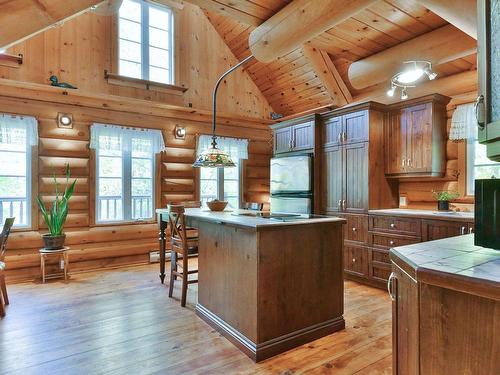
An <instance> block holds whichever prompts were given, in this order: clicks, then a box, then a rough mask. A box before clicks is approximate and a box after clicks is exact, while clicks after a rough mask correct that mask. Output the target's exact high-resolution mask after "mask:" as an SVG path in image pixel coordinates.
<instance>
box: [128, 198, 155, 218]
mask: <svg viewBox="0 0 500 375" xmlns="http://www.w3.org/2000/svg"><path fill="white" fill-rule="evenodd" d="M152 206H153V200H152V199H151V196H142V197H140V196H135V197H132V219H150V218H152V217H153V207H152Z"/></svg>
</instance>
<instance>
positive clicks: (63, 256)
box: [39, 246, 70, 283]
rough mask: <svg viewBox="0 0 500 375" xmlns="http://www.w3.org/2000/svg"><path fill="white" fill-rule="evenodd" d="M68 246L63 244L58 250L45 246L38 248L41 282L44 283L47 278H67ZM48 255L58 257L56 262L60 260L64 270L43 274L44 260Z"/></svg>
mask: <svg viewBox="0 0 500 375" xmlns="http://www.w3.org/2000/svg"><path fill="white" fill-rule="evenodd" d="M69 250H70V249H69V247H67V246H65V247H63V248H62V249H59V250H47V249H45V248H43V249H40V250H39V252H40V267H41V269H42V283H45V280H47V279H55V278H58V277H64V280H67V279H68V268H69ZM50 257H57V258H58V259H59V261H58V264H60V262H61V260H62V261H63V264H64V272H57V273H53V274H49V275H46V274H45V261H46V260H47V259H48V258H50Z"/></svg>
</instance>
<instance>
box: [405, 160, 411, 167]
mask: <svg viewBox="0 0 500 375" xmlns="http://www.w3.org/2000/svg"><path fill="white" fill-rule="evenodd" d="M406 165H408V166H409V167H411V160H410V159H408V160H407V161H406Z"/></svg>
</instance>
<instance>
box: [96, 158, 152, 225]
mask: <svg viewBox="0 0 500 375" xmlns="http://www.w3.org/2000/svg"><path fill="white" fill-rule="evenodd" d="M159 155H160V154H155V153H152V157H151V162H152V169H151V172H152V173H151V188H152V194H151V217H150V218H143V219H132V218H131V212H132V192H131V190H132V152H131V151H128V152H127V151H124V150H122V156H121V158H122V177H121V179H122V197H123V198H122V211H123V219H122V220H103V221H100V220H99V212H100V211H99V210H100V209H99V202H100V200H99V152H98V149H95V150H94V149H91V157H90V159H91V160H90V162H91V166H92V170H91V176H92V179H93V180H94V181H93V183H91V192H90V194H91V196H92V197H93V198H94V201H95V202H94V204H93V205H92V214H93V215H92V216H93V218H92V220H91V223H92V225H93V226H114V225H135V224H151V223H155V222H156V212H155V211H156V208H157V207H158V203H159V194H161V188H160V187H158V186H157V184H158V180H159V177H158V168H159V166H160V165H161V163H160V162H159V157H160V156H159ZM160 180H161V179H160ZM127 181H128V183H127ZM127 198H130V199H129V207H127V205H126V204H125V203H126V202H127ZM126 213H130V219H129V218H126V217H127V215H126Z"/></svg>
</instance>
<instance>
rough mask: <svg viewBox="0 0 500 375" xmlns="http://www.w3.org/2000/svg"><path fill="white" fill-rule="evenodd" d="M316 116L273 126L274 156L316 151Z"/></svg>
mask: <svg viewBox="0 0 500 375" xmlns="http://www.w3.org/2000/svg"><path fill="white" fill-rule="evenodd" d="M315 124H316V115H310V116H306V117H302V118H299V119H294V120H291V121H287V122H283V123H280V124H277V125H274V126H272V129H273V130H274V154H283V153H288V152H297V151H310V152H313V150H314V141H315V136H314V133H315Z"/></svg>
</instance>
